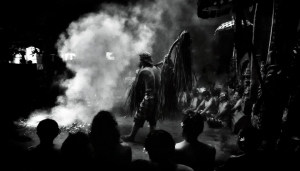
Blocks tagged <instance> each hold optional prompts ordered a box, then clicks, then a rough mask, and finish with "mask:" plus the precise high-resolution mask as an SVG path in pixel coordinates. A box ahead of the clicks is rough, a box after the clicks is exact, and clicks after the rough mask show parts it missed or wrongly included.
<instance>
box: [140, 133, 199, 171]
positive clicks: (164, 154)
mask: <svg viewBox="0 0 300 171" xmlns="http://www.w3.org/2000/svg"><path fill="white" fill-rule="evenodd" d="M145 149H146V150H147V152H148V154H149V158H150V160H151V163H152V165H153V167H154V168H155V170H157V171H192V170H193V169H192V168H190V167H188V166H185V165H182V164H176V163H175V162H174V161H173V160H172V157H173V155H174V152H175V141H174V140H173V138H172V136H171V134H170V133H168V132H167V131H164V130H155V131H153V132H151V133H149V134H148V135H147V137H146V139H145Z"/></svg>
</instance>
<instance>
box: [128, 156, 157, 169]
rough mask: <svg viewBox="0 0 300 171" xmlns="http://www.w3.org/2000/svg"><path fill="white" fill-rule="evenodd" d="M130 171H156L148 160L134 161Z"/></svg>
mask: <svg viewBox="0 0 300 171" xmlns="http://www.w3.org/2000/svg"><path fill="white" fill-rule="evenodd" d="M130 171H154V167H153V166H152V164H151V162H149V161H148V160H144V159H137V160H134V161H132V163H131V165H130Z"/></svg>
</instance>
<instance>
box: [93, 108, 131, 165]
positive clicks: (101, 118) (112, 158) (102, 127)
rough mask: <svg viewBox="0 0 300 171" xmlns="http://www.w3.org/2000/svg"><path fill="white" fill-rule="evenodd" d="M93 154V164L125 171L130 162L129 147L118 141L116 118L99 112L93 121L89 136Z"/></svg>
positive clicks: (107, 113)
mask: <svg viewBox="0 0 300 171" xmlns="http://www.w3.org/2000/svg"><path fill="white" fill-rule="evenodd" d="M89 136H90V139H91V142H92V146H93V149H94V152H95V164H96V165H99V167H106V168H109V170H127V169H128V168H129V165H130V163H131V160H132V151H131V147H130V146H128V145H127V144H126V143H123V142H121V141H120V132H119V127H118V123H117V121H116V118H115V117H114V116H113V115H112V113H110V112H108V111H100V112H99V113H98V114H97V115H96V116H95V117H94V119H93V121H92V124H91V132H90V134H89Z"/></svg>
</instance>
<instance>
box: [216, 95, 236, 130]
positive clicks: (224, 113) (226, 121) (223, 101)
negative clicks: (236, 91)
mask: <svg viewBox="0 0 300 171" xmlns="http://www.w3.org/2000/svg"><path fill="white" fill-rule="evenodd" d="M228 100H229V97H228V92H227V91H226V90H222V91H221V93H220V96H219V101H220V102H219V109H218V113H217V115H216V116H215V119H216V120H220V121H221V122H222V125H223V126H224V127H226V128H231V113H230V110H231V107H232V106H231V105H230V103H229V101H228Z"/></svg>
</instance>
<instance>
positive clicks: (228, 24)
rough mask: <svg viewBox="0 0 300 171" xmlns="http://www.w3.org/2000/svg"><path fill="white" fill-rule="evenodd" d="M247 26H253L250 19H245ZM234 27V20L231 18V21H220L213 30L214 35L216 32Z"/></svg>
mask: <svg viewBox="0 0 300 171" xmlns="http://www.w3.org/2000/svg"><path fill="white" fill-rule="evenodd" d="M246 23H247V26H253V24H252V23H250V21H248V20H246ZM242 25H244V23H243V21H242ZM234 27H235V21H234V20H231V21H227V22H225V23H222V24H221V25H220V26H219V27H218V28H217V29H216V30H215V35H216V34H218V33H219V32H221V31H225V30H231V29H233V28H234Z"/></svg>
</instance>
